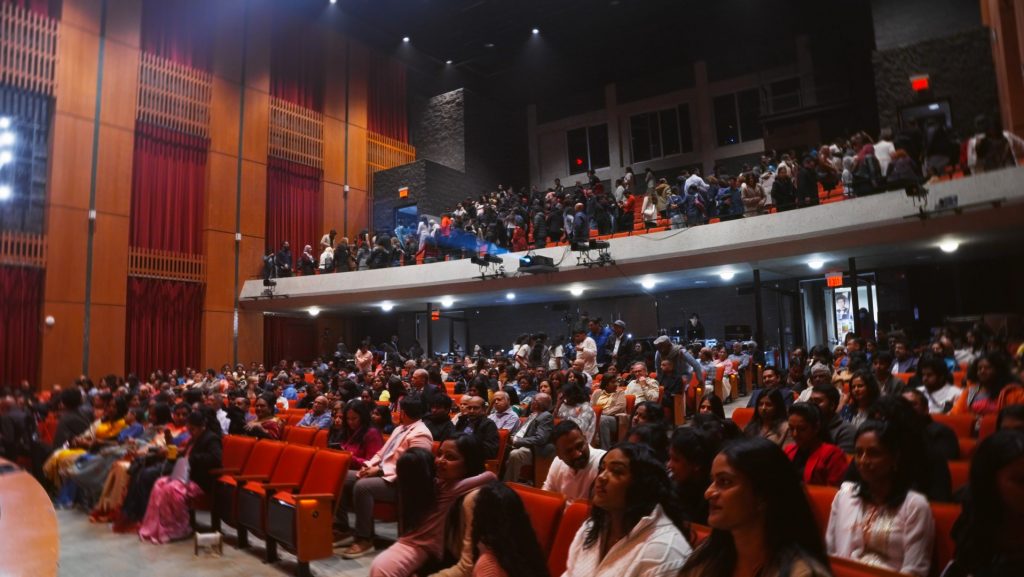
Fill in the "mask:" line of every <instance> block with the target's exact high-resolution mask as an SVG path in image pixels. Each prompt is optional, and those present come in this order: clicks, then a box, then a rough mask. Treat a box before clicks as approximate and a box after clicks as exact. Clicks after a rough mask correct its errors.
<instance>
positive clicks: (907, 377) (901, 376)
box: [896, 373, 914, 385]
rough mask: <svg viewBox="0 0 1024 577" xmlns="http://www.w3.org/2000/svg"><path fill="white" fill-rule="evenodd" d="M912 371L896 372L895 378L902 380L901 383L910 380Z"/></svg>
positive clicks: (912, 374)
mask: <svg viewBox="0 0 1024 577" xmlns="http://www.w3.org/2000/svg"><path fill="white" fill-rule="evenodd" d="M913 376H914V373H896V378H897V379H899V380H901V381H903V384H904V385H905V384H907V383H909V382H910V377H913Z"/></svg>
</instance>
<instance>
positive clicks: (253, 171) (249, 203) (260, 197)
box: [242, 160, 267, 250]
mask: <svg viewBox="0 0 1024 577" xmlns="http://www.w3.org/2000/svg"><path fill="white" fill-rule="evenodd" d="M266 214H267V165H266V164H264V163H263V162H250V161H248V160H247V161H244V162H243V164H242V234H244V235H246V236H253V237H259V238H261V239H262V238H264V234H265V232H266V231H265V229H266V224H267V223H266ZM260 250H263V249H260Z"/></svg>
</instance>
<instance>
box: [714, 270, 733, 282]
mask: <svg viewBox="0 0 1024 577" xmlns="http://www.w3.org/2000/svg"><path fill="white" fill-rule="evenodd" d="M718 276H720V277H722V280H732V279H733V277H735V276H736V273H734V272H733V271H731V270H723V271H722V272H720V273H718Z"/></svg>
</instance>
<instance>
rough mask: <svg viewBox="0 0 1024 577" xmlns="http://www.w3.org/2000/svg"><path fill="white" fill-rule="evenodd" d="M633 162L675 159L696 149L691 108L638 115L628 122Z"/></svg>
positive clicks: (683, 105)
mask: <svg viewBox="0 0 1024 577" xmlns="http://www.w3.org/2000/svg"><path fill="white" fill-rule="evenodd" d="M629 133H630V138H631V144H632V147H633V162H644V161H647V160H652V159H655V158H662V157H665V156H672V155H674V154H681V153H684V152H691V151H692V150H693V135H692V134H691V133H690V107H689V106H687V105H686V104H681V105H679V107H677V108H669V109H667V110H659V111H658V112H646V113H644V114H637V115H636V116H633V117H632V118H630V119H629Z"/></svg>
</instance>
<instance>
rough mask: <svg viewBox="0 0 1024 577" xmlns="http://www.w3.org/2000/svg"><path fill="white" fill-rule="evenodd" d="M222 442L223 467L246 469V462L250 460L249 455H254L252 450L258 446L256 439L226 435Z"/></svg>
mask: <svg viewBox="0 0 1024 577" xmlns="http://www.w3.org/2000/svg"><path fill="white" fill-rule="evenodd" d="M221 442H222V448H221V460H220V462H221V467H223V468H225V469H239V470H241V469H244V468H245V462H246V461H248V460H249V455H250V454H252V449H253V447H255V446H256V437H245V436H242V435H224V439H223V440H222V441H221Z"/></svg>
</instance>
